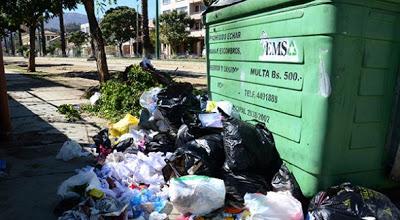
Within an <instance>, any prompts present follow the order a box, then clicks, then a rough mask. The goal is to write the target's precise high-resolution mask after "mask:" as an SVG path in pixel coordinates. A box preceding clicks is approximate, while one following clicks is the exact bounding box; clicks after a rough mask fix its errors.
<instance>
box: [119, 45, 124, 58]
mask: <svg viewBox="0 0 400 220" xmlns="http://www.w3.org/2000/svg"><path fill="white" fill-rule="evenodd" d="M118 48H119V55H121V57H124V52H123V51H122V43H119V44H118Z"/></svg>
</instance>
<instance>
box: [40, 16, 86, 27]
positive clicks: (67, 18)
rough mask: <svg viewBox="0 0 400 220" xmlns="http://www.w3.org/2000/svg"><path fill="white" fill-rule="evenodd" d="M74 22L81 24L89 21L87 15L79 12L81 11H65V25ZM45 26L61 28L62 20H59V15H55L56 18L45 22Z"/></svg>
mask: <svg viewBox="0 0 400 220" xmlns="http://www.w3.org/2000/svg"><path fill="white" fill-rule="evenodd" d="M73 23H75V24H79V25H80V24H84V23H88V20H87V16H86V15H84V14H79V13H74V12H70V13H65V14H64V25H67V24H73ZM45 28H47V29H56V30H59V29H60V21H59V19H58V17H54V18H52V19H50V20H48V21H47V22H46V24H45Z"/></svg>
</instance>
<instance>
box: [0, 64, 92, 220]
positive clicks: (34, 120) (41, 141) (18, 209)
mask: <svg viewBox="0 0 400 220" xmlns="http://www.w3.org/2000/svg"><path fill="white" fill-rule="evenodd" d="M6 72H7V74H6V78H7V84H8V91H9V92H8V94H9V97H10V99H9V104H10V111H11V117H12V124H13V137H12V140H11V141H10V142H7V143H6V142H4V141H2V142H1V141H0V146H1V147H0V159H2V160H6V162H7V168H8V169H9V172H10V173H9V176H8V177H6V178H0V213H1V214H0V216H1V217H0V219H8V220H12V219H41V220H47V219H55V216H54V215H53V214H52V211H53V208H54V207H55V205H56V203H57V196H56V191H57V188H58V186H59V185H60V184H61V182H63V181H64V180H65V179H67V178H68V177H70V176H72V175H73V174H74V170H75V169H77V168H81V167H83V166H85V165H86V164H87V163H88V162H89V161H87V160H88V159H87V158H79V159H74V160H72V161H69V162H63V161H60V160H56V159H55V155H56V154H57V152H58V150H59V148H60V147H61V145H62V143H63V142H64V141H65V140H67V139H68V138H70V139H73V140H76V141H78V142H79V143H81V144H83V145H87V144H89V143H90V142H91V138H90V137H91V136H93V135H94V134H95V133H97V132H98V127H96V126H95V124H93V123H92V122H90V121H82V122H78V123H69V122H67V121H66V119H65V118H64V116H63V115H60V114H59V113H58V112H57V108H56V106H58V105H60V104H64V103H70V104H78V103H82V102H86V100H82V99H80V96H81V95H82V91H79V90H76V89H72V88H68V87H65V86H62V85H59V84H55V83H53V82H50V81H46V80H38V79H32V78H29V77H26V76H23V75H21V74H17V73H12V72H10V71H6Z"/></svg>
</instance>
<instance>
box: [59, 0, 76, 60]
mask: <svg viewBox="0 0 400 220" xmlns="http://www.w3.org/2000/svg"><path fill="white" fill-rule="evenodd" d="M79 2H80V0H55V1H53V4H52V12H53V14H54V15H56V16H58V18H59V21H60V40H61V55H62V56H63V57H66V56H67V52H66V47H67V46H66V42H65V26H64V9H69V10H71V9H74V8H76V6H77V4H78V3H79Z"/></svg>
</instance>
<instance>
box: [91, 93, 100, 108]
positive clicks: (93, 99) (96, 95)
mask: <svg viewBox="0 0 400 220" xmlns="http://www.w3.org/2000/svg"><path fill="white" fill-rule="evenodd" d="M100 97H101V93H100V92H95V93H94V94H93V95H92V96H91V97H90V99H89V100H90V104H91V105H96V103H97V101H99V99H100Z"/></svg>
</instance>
